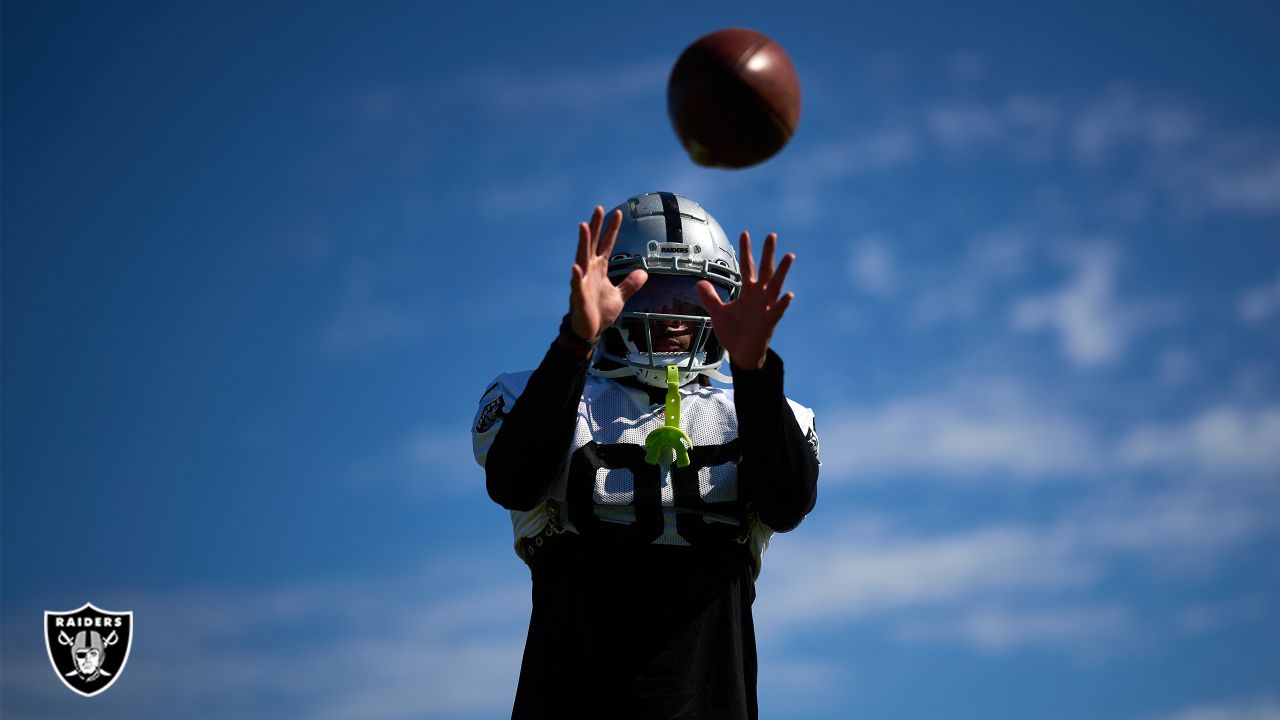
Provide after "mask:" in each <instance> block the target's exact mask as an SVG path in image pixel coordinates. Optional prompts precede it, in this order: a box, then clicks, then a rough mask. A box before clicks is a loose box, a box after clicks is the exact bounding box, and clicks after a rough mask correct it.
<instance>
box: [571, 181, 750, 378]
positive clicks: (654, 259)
mask: <svg viewBox="0 0 1280 720" xmlns="http://www.w3.org/2000/svg"><path fill="white" fill-rule="evenodd" d="M617 209H618V210H621V211H622V213H623V218H622V226H621V228H620V230H619V233H618V238H617V242H616V243H615V244H614V249H613V255H612V257H610V258H609V277H610V279H612V280H613V282H614V283H618V282H621V281H622V280H623V278H625V277H627V276H628V275H630V274H631V273H632V272H634V271H636V270H645V271H646V272H647V273H648V276H649V277H648V280H646V281H645V284H644V285H643V286H642V287H641V288H640V290H639V291H637V292H636V294H635V295H633V296H632V297H631V298H630V299H628V301H627V303H626V305H625V306H624V307H623V310H622V313H621V314H620V315H619V316H618V319H617V320H616V321H615V322H614V324H613V326H612V327H610V328H608V329H607V330H606V331H605V332H604V337H603V338H602V342H601V343H600V345H599V346H598V349H597V352H596V358H595V362H593V363H592V364H593V366H595V367H593V369H592V372H593V373H594V374H596V375H601V376H605V377H625V376H634V377H635V378H636V379H638V380H640V381H641V382H643V383H645V384H646V385H651V386H653V387H657V388H665V387H667V372H666V369H667V367H669V366H673V365H674V366H677V367H678V368H679V370H678V381H679V383H680V385H684V384H685V383H687V382H689V381H691V380H693V379H695V378H696V377H697V376H698V375H700V374H701V375H706V376H708V377H712V378H715V379H718V380H721V381H724V382H730V379H729V378H728V377H726V376H725V375H723V374H721V373H720V372H719V371H718V368H719V367H720V366H721V364H723V362H724V360H725V358H726V357H728V354H727V353H726V352H725V350H724V347H723V346H722V345H720V343H719V341H718V340H717V339H716V337H715V333H714V332H713V328H712V326H711V317H710V315H709V313H708V312H707V310H706V308H705V307H704V306H703V304H702V300H701V299H700V298H699V297H698V293H697V291H696V287H697V285H698V283H699V282H700V281H702V280H706V281H708V282H709V283H710V284H711V286H712V287H713V288H714V289H715V292H716V294H717V295H719V297H720V300H721V302H726V303H727V302H731V301H732V300H734V299H735V298H736V297H737V295H738V290H739V288H741V282H742V275H741V274H740V273H739V271H738V260H737V256H736V253H735V252H734V250H733V246H732V245H731V244H730V243H729V240H728V238H727V237H725V234H724V231H723V230H722V229H721V228H720V225H719V223H717V222H716V220H715V218H713V217H711V215H710V214H708V213H707V212H706V211H705V210H703V209H702V207H701V206H700V205H698V204H697V203H696V202H694V201H692V200H690V199H689V198H686V197H681V196H679V195H675V194H673V193H646V194H644V195H638V196H636V197H633V198H630V199H628V200H627V201H626V202H625V203H623V204H622V205H619V206H618V208H617ZM602 361H603V362H602ZM597 363H598V364H597ZM611 365H612V366H614V367H612V368H610V366H611Z"/></svg>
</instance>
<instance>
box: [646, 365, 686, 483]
mask: <svg viewBox="0 0 1280 720" xmlns="http://www.w3.org/2000/svg"><path fill="white" fill-rule="evenodd" d="M666 411H667V422H666V424H664V425H663V426H662V427H660V428H657V429H655V430H654V431H653V432H651V433H649V436H648V437H646V438H645V439H644V446H645V447H646V448H648V450H649V451H648V452H647V453H645V456H644V461H645V462H647V463H649V464H650V465H657V464H658V462H659V461H660V460H661V459H662V457H663V456H664V455H665V454H666V451H667V450H670V451H671V452H672V453H674V455H675V460H676V465H677V466H679V467H685V466H687V465H688V464H689V451H688V450H687V449H686V447H685V446H688V447H693V441H692V440H690V439H689V436H688V435H685V434H684V431H683V430H681V429H680V371H679V370H678V369H677V368H676V366H675V365H668V366H667V408H666Z"/></svg>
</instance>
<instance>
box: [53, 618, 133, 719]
mask: <svg viewBox="0 0 1280 720" xmlns="http://www.w3.org/2000/svg"><path fill="white" fill-rule="evenodd" d="M132 639H133V612H131V611H130V612H110V611H107V610H99V609H98V608H96V607H94V606H93V604H92V603H85V604H84V605H83V606H82V607H81V608H79V609H78V610H70V611H67V612H50V611H47V610H46V611H45V614H44V640H45V648H46V649H47V650H48V651H49V662H50V663H52V664H53V671H54V672H55V673H57V675H58V677H59V678H60V679H61V680H62V683H63V684H64V685H66V686H67V687H68V688H70V689H71V690H72V691H73V692H75V693H78V694H80V695H83V696H85V697H93V696H94V695H97V694H98V693H100V692H102V691H103V690H106V689H107V688H109V687H111V685H112V684H114V683H115V681H116V680H117V679H118V678H119V677H120V673H121V672H122V671H123V670H124V666H125V663H126V662H128V661H129V649H130V647H131V646H132V644H133V643H132Z"/></svg>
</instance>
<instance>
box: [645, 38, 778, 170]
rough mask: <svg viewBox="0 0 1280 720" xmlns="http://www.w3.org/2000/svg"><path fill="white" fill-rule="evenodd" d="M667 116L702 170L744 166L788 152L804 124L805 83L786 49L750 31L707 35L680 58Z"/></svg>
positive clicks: (669, 92) (674, 70) (673, 73)
mask: <svg viewBox="0 0 1280 720" xmlns="http://www.w3.org/2000/svg"><path fill="white" fill-rule="evenodd" d="M667 112H668V113H670V115H671V124H672V125H673V126H674V127H675V131H676V135H677V136H679V138H680V142H681V144H683V145H684V149H685V150H686V151H687V152H688V153H689V157H690V158H692V159H693V161H694V162H695V163H698V164H699V165H706V166H708V167H722V168H744V167H748V166H750V165H755V164H756V163H760V162H763V161H765V160H767V159H769V158H770V157H773V155H774V154H775V153H777V152H778V151H779V150H781V149H782V147H783V146H784V145H786V144H787V141H788V140H790V139H791V136H792V134H794V133H795V131H796V125H797V124H799V122H800V79H799V78H798V77H796V69H795V66H793V65H792V64H791V58H790V57H788V56H787V53H786V51H785V50H783V49H782V46H781V45H778V44H777V43H776V42H774V41H773V40H771V39H769V38H768V37H766V36H765V35H763V34H761V33H759V32H756V31H755V30H748V29H746V28H729V29H726V30H717V31H716V32H713V33H711V34H709V35H704V36H703V37H701V38H699V39H698V40H697V41H695V42H694V43H693V44H692V45H690V46H689V47H687V48H685V51H684V52H683V53H682V54H681V55H680V58H679V59H678V60H676V64H675V67H673V68H672V69H671V79H670V81H669V82H668V83H667Z"/></svg>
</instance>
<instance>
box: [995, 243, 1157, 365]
mask: <svg viewBox="0 0 1280 720" xmlns="http://www.w3.org/2000/svg"><path fill="white" fill-rule="evenodd" d="M1074 262H1075V265H1076V269H1075V272H1074V274H1073V275H1072V276H1071V278H1070V279H1069V280H1068V281H1067V283H1066V284H1065V285H1064V286H1063V287H1061V288H1059V289H1058V290H1055V291H1052V292H1049V293H1046V294H1043V295H1033V296H1029V297H1023V298H1021V299H1019V300H1016V301H1015V302H1014V304H1013V310H1012V317H1011V320H1012V324H1013V327H1014V329H1016V330H1019V331H1023V332H1028V331H1035V330H1041V329H1048V330H1051V331H1053V332H1054V334H1056V335H1057V336H1058V340H1059V343H1060V344H1061V345H1062V349H1063V351H1064V352H1065V353H1066V355H1067V357H1068V358H1069V359H1070V360H1071V362H1072V363H1073V364H1075V365H1076V366H1077V367H1093V366H1097V365H1102V364H1105V363H1107V362H1110V361H1112V360H1115V359H1116V358H1118V357H1119V356H1120V355H1121V354H1122V353H1123V352H1124V350H1125V347H1126V345H1128V343H1129V340H1130V337H1131V336H1132V335H1133V333H1134V332H1135V331H1136V330H1138V329H1139V328H1140V327H1141V326H1142V324H1143V323H1144V322H1147V321H1149V320H1150V319H1151V317H1152V313H1151V312H1150V311H1149V310H1144V309H1142V308H1140V307H1139V306H1137V305H1133V304H1124V303H1122V302H1121V300H1120V299H1119V298H1118V297H1116V265H1117V255H1116V252H1115V251H1114V250H1113V249H1111V248H1109V247H1106V246H1095V247H1093V248H1091V249H1088V250H1081V251H1078V252H1077V253H1075V257H1074Z"/></svg>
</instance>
